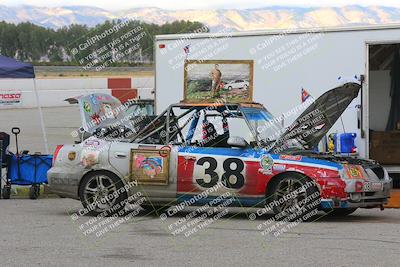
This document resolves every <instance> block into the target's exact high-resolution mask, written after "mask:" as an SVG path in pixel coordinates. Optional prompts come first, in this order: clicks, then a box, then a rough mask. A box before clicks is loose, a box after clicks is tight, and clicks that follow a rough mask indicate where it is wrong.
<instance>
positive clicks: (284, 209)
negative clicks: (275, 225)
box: [269, 173, 321, 221]
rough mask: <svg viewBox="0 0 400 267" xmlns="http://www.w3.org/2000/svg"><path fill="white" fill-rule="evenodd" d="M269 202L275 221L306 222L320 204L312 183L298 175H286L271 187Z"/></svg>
mask: <svg viewBox="0 0 400 267" xmlns="http://www.w3.org/2000/svg"><path fill="white" fill-rule="evenodd" d="M271 186H272V190H271V193H272V194H271V198H270V199H271V200H270V202H269V205H270V207H272V209H273V211H274V213H275V218H276V219H286V220H288V221H296V220H302V221H308V220H311V219H312V218H314V217H315V215H316V213H317V209H318V207H319V204H320V201H321V200H320V195H319V190H318V188H317V187H316V186H315V184H314V182H313V181H311V180H310V179H308V178H307V177H306V176H304V175H301V174H298V173H287V174H284V175H283V176H281V177H280V179H278V180H276V181H275V182H274V183H273V184H272V185H271Z"/></svg>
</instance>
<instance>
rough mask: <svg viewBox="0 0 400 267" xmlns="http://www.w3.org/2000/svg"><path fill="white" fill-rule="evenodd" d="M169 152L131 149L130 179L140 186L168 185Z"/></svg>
mask: <svg viewBox="0 0 400 267" xmlns="http://www.w3.org/2000/svg"><path fill="white" fill-rule="evenodd" d="M169 159H170V151H169V150H160V149H131V155H130V168H129V179H130V180H131V181H137V183H138V184H151V185H168V181H169Z"/></svg>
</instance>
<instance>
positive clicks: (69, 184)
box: [47, 167, 85, 199]
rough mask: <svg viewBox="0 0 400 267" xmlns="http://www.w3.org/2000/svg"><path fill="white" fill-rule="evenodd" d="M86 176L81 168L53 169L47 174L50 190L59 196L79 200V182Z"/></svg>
mask: <svg viewBox="0 0 400 267" xmlns="http://www.w3.org/2000/svg"><path fill="white" fill-rule="evenodd" d="M84 174H85V170H82V169H81V168H68V169H66V168H61V167H52V168H51V169H50V170H49V171H48V172H47V179H48V183H49V188H50V190H51V191H52V192H53V193H55V194H57V195H60V196H63V197H70V198H73V199H79V196H78V188H79V182H80V179H81V178H82V177H83V175H84Z"/></svg>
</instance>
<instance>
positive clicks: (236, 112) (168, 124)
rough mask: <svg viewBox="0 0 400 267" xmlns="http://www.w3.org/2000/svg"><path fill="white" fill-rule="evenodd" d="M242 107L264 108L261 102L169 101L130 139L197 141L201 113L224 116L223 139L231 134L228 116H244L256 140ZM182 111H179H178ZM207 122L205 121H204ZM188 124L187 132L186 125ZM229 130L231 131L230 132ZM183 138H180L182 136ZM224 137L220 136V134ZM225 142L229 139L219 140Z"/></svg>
mask: <svg viewBox="0 0 400 267" xmlns="http://www.w3.org/2000/svg"><path fill="white" fill-rule="evenodd" d="M243 107H246V108H249V107H253V108H258V109H260V108H261V109H264V110H265V108H264V107H263V106H262V105H261V104H258V103H247V104H226V103H225V104H215V103H211V104H187V103H179V104H173V105H170V106H169V107H168V108H167V109H166V110H164V111H163V112H162V113H161V114H160V115H158V116H157V117H156V118H155V119H154V120H152V121H151V122H150V123H149V124H147V125H146V126H145V127H144V128H143V129H141V130H140V131H138V132H137V133H136V134H133V135H132V138H131V139H130V140H129V142H131V143H146V144H160V145H168V144H174V145H186V146H190V145H198V144H196V143H193V142H192V139H193V136H194V132H195V130H196V128H197V127H198V126H199V121H200V117H201V116H202V114H203V116H202V117H203V118H209V117H221V118H222V120H223V121H224V129H223V130H224V134H225V136H224V139H227V138H228V137H229V125H228V124H227V123H226V124H225V122H226V121H227V118H243V119H244V120H245V121H246V124H247V126H248V128H249V130H250V132H251V133H252V135H253V138H254V140H255V141H256V142H259V140H257V134H256V132H255V130H256V129H253V128H252V127H251V126H250V124H249V121H248V120H247V118H246V116H243V113H242V111H241V109H242V108H243ZM178 112H180V114H179V113H178ZM203 123H204V121H203ZM187 126H189V130H187V131H186V133H185V132H184V131H183V129H184V128H186V127H187ZM227 133H228V134H227ZM179 139H180V140H179ZM220 139H221V138H220ZM220 141H223V142H226V140H220Z"/></svg>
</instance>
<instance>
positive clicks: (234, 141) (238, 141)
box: [227, 136, 249, 148]
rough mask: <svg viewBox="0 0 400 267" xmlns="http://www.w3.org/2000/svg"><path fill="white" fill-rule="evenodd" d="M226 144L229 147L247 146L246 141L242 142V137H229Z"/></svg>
mask: <svg viewBox="0 0 400 267" xmlns="http://www.w3.org/2000/svg"><path fill="white" fill-rule="evenodd" d="M227 143H228V145H230V146H231V147H240V148H246V147H248V146H249V144H248V143H247V142H246V140H244V138H243V137H239V136H232V137H229V138H228V141H227Z"/></svg>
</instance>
